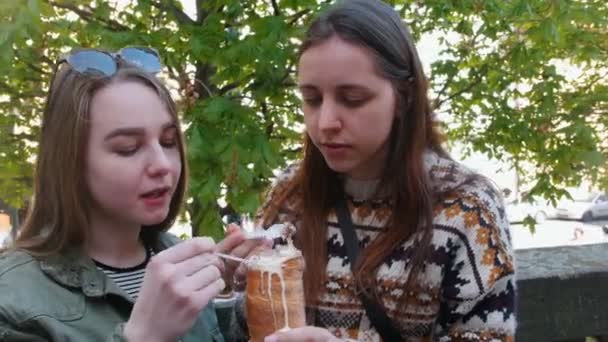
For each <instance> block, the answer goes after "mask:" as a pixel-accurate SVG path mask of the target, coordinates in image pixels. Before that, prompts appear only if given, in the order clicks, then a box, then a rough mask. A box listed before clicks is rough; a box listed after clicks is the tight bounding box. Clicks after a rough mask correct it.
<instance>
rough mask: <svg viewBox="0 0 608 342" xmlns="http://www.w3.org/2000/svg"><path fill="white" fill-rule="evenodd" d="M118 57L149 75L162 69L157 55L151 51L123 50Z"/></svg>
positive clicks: (139, 49)
mask: <svg viewBox="0 0 608 342" xmlns="http://www.w3.org/2000/svg"><path fill="white" fill-rule="evenodd" d="M120 57H121V58H122V59H123V60H125V61H126V62H127V63H129V64H132V65H134V66H136V67H138V68H141V69H143V70H144V71H146V72H149V73H153V74H154V73H157V72H159V71H160V69H161V68H162V66H161V64H160V58H159V57H158V54H157V53H156V51H154V50H152V49H146V48H124V49H122V50H120Z"/></svg>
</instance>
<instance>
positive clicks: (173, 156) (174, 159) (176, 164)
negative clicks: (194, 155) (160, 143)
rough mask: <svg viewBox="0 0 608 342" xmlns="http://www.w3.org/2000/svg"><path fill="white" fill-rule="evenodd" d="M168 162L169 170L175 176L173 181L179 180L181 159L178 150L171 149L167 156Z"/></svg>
mask: <svg viewBox="0 0 608 342" xmlns="http://www.w3.org/2000/svg"><path fill="white" fill-rule="evenodd" d="M168 158H169V161H170V162H171V170H172V171H173V173H174V174H175V179H176V180H177V179H179V177H180V175H181V174H182V159H181V157H180V155H179V150H178V149H172V150H171V152H170V153H169V155H168Z"/></svg>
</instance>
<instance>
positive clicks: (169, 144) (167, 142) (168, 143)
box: [160, 137, 177, 148]
mask: <svg viewBox="0 0 608 342" xmlns="http://www.w3.org/2000/svg"><path fill="white" fill-rule="evenodd" d="M160 144H161V146H162V147H165V148H173V147H175V146H177V138H176V137H172V138H168V139H167V138H165V139H162V140H161V141H160Z"/></svg>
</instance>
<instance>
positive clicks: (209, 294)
mask: <svg viewBox="0 0 608 342" xmlns="http://www.w3.org/2000/svg"><path fill="white" fill-rule="evenodd" d="M225 287H226V283H225V282H224V280H223V279H222V278H219V279H217V280H215V281H214V282H213V283H211V284H209V285H208V286H205V287H203V288H201V289H200V290H198V291H196V292H194V295H193V301H194V302H195V303H196V305H197V306H198V307H200V308H201V309H202V308H203V307H205V305H207V304H208V303H209V302H210V301H211V300H212V299H213V298H215V297H217V295H219V294H220V292H222V290H223V289H224V288H225Z"/></svg>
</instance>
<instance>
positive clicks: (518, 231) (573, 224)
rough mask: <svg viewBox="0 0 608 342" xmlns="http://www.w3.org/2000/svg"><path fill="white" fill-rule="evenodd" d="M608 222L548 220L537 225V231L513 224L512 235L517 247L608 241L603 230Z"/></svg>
mask: <svg viewBox="0 0 608 342" xmlns="http://www.w3.org/2000/svg"><path fill="white" fill-rule="evenodd" d="M606 224H608V220H598V221H593V222H589V223H583V222H580V221H563V220H547V221H545V222H544V223H542V224H539V225H537V226H536V231H535V233H531V232H530V230H529V229H528V228H527V227H525V226H523V225H521V224H511V236H512V238H513V246H514V247H515V249H527V248H541V247H555V246H577V245H588V244H598V243H608V234H605V233H604V232H603V231H602V226H603V225H606ZM606 248H608V245H606Z"/></svg>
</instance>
